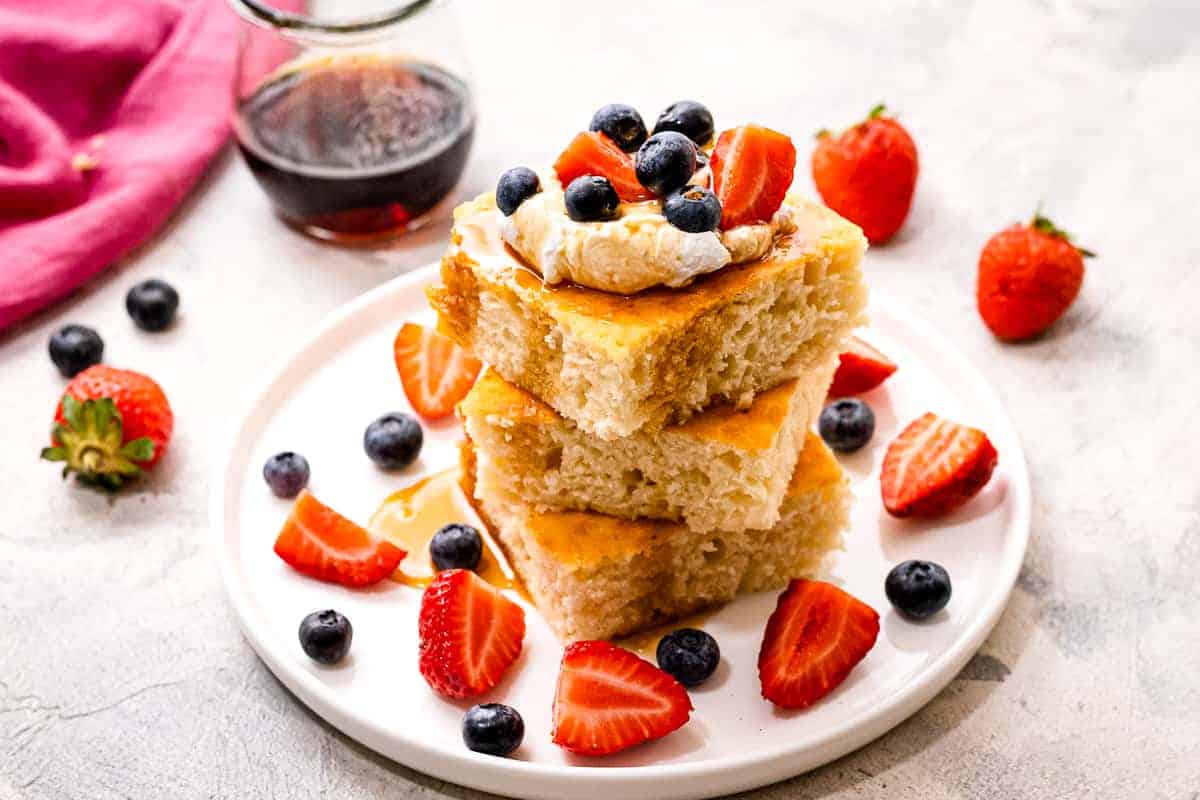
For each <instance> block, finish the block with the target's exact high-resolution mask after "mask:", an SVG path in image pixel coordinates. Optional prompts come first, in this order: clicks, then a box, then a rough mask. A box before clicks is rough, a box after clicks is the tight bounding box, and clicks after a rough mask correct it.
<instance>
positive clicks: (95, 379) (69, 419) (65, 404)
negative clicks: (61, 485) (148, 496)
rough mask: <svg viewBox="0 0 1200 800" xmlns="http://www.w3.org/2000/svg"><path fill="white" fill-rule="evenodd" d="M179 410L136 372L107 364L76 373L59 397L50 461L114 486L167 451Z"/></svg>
mask: <svg viewBox="0 0 1200 800" xmlns="http://www.w3.org/2000/svg"><path fill="white" fill-rule="evenodd" d="M174 427H175V416H174V414H173V413H172V412H171V405H170V403H168V402H167V396H166V395H165V394H163V390H162V389H161V388H160V387H159V385H158V384H157V383H155V382H154V381H153V380H151V379H150V378H148V377H146V376H145V375H142V374H140V373H137V372H131V371H129V370H123V369H115V368H113V367H109V366H106V365H104V364H97V365H95V366H92V367H88V368H87V369H85V370H84V371H83V372H80V373H79V374H78V375H76V376H75V377H74V378H73V379H72V380H71V382H70V383H69V384H67V388H66V390H65V391H64V393H63V396H62V398H61V400H59V404H58V409H57V410H56V411H55V414H54V426H53V428H52V429H51V432H50V444H51V446H50V447H47V448H45V449H43V450H42V458H44V459H46V460H47V461H62V462H63V477H64V478H65V477H66V476H67V475H69V474H71V473H74V474H75V475H76V477H77V478H78V479H79V481H80V482H82V483H84V484H86V485H88V486H93V487H96V488H100V489H106V490H109V491H115V490H117V489H119V488H121V486H122V485H123V484H124V483H125V482H127V481H129V480H131V479H132V478H134V477H136V476H137V475H138V474H140V473H141V471H142V469H144V468H150V467H152V466H154V465H155V464H157V463H158V462H159V461H160V460H161V459H162V457H163V456H164V455H165V454H166V452H167V443H168V442H170V441H171V432H172V431H173V430H174Z"/></svg>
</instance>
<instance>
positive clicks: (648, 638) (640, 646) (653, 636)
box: [613, 608, 717, 664]
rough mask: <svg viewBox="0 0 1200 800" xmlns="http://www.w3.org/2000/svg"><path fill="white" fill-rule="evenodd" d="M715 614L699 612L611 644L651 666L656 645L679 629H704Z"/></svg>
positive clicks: (656, 657)
mask: <svg viewBox="0 0 1200 800" xmlns="http://www.w3.org/2000/svg"><path fill="white" fill-rule="evenodd" d="M715 613H717V609H715V608H710V609H708V610H706V611H701V612H699V613H696V614H692V615H690V616H687V617H684V618H683V619H678V620H675V621H674V622H668V623H666V624H665V625H657V626H655V627H653V628H648V629H646V630H644V631H639V632H638V633H633V634H630V635H629V636H625V637H622V638H620V639H615V640H613V644H615V645H617V646H618V647H624V648H625V649H626V650H632V651H633V652H635V653H637V654H638V655H639V656H641V657H642V658H644V659H646V660H647V661H649V662H650V663H651V664H657V663H658V643H659V642H660V641H661V640H662V638H663V637H664V636H666V635H667V634H668V633H670V632H671V631H677V630H679V629H680V628H699V629H701V630H703V629H704V623H705V622H707V621H708V619H709V617H711V616H712V615H713V614H715Z"/></svg>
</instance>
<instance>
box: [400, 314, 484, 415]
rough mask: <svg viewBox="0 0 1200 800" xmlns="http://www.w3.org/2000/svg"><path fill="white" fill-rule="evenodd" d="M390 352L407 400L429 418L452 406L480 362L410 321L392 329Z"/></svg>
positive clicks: (471, 381)
mask: <svg viewBox="0 0 1200 800" xmlns="http://www.w3.org/2000/svg"><path fill="white" fill-rule="evenodd" d="M392 356H393V358H395V360H396V372H398V373H399V374H400V384H401V385H402V386H403V387H404V394H405V395H406V396H407V397H408V402H409V403H411V404H412V407H413V408H414V409H416V411H417V413H418V414H420V415H421V416H422V417H424V418H425V419H431V420H432V419H441V418H442V417H444V416H446V415H447V414H449V413H450V412H451V411H453V410H454V406H455V405H456V404H457V403H458V401H459V400H462V399H463V398H464V397H466V396H467V392H469V391H471V387H472V386H474V385H475V378H476V377H478V376H479V370H480V368H481V367H482V366H483V365H482V364H480V363H479V362H478V361H476V360H475V359H474V358H471V356H469V355H467V351H466V350H464V349H463V348H461V347H459V346H458V345H456V344H455V343H454V342H452V341H450V340H449V339H447V338H446V337H445V336H442V335H441V334H440V333H437V332H436V331H433V330H430V329H429V328H425V327H423V326H421V325H415V324H413V323H411V322H406V323H404V325H403V326H401V328H400V330H399V331H397V332H396V339H395V341H394V342H392Z"/></svg>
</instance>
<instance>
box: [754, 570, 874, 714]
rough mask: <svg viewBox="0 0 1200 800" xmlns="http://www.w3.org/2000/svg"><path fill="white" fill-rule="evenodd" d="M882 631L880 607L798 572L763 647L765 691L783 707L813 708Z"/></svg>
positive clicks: (761, 664) (770, 624)
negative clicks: (808, 578) (871, 605)
mask: <svg viewBox="0 0 1200 800" xmlns="http://www.w3.org/2000/svg"><path fill="white" fill-rule="evenodd" d="M878 636H879V615H878V614H876V613H875V609H873V608H871V607H870V606H869V605H867V604H866V603H864V602H862V601H861V600H858V599H857V598H855V597H852V596H851V595H849V594H847V593H846V592H844V591H842V590H841V589H839V588H838V587H836V586H834V585H833V584H831V583H825V582H823V581H810V580H804V579H802V578H794V579H792V582H791V583H789V584H788V587H787V589H785V590H784V592H783V594H781V595H779V602H778V603H777V604H776V606H775V611H774V612H773V613H772V614H771V618H770V619H768V620H767V629H766V631H764V633H763V641H762V648H761V649H760V650H759V651H758V679H759V681H760V682H761V683H762V696H763V697H765V698H766V699H768V700H770V701H771V702H772V703H774V704H775V705H777V706H780V707H782V708H807V707H808V706H811V705H812V704H813V703H815V702H817V701H818V700H820V699H821V698H822V697H824V696H825V695H827V694H829V693H830V692H832V691H833V690H834V689H836V688H837V687H838V686H839V685H840V684H841V683H842V681H844V680H846V676H847V675H849V674H850V670H852V669H854V665H855V664H857V663H858V662H860V661H862V660H863V659H864V658H865V657H866V655H867V653H868V652H870V650H871V648H872V647H874V646H875V639H876V637H878Z"/></svg>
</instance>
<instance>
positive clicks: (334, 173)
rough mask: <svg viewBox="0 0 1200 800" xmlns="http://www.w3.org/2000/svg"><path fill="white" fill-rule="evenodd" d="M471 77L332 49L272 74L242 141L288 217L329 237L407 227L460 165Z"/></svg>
mask: <svg viewBox="0 0 1200 800" xmlns="http://www.w3.org/2000/svg"><path fill="white" fill-rule="evenodd" d="M474 133H475V118H474V113H473V111H472V108H471V101H470V96H469V93H468V90H467V86H466V84H465V83H464V82H463V81H462V79H461V78H459V77H457V76H456V75H454V74H452V73H450V72H447V71H446V70H444V69H442V68H441V67H438V66H435V65H432V64H428V63H423V62H417V61H410V60H405V59H400V58H388V57H384V56H374V55H355V56H341V57H332V58H325V59H321V60H317V61H312V62H308V63H305V64H301V65H296V66H295V67H294V68H292V69H289V70H286V71H284V72H282V73H279V74H276V75H275V76H273V77H272V78H270V79H268V81H266V82H265V83H264V84H263V85H262V86H260V87H259V88H258V89H256V90H255V92H254V93H253V94H252V95H250V96H249V97H248V98H247V99H246V100H244V101H243V102H242V103H241V105H240V106H239V108H238V120H237V134H238V135H237V139H238V147H239V148H240V149H241V151H242V155H243V156H244V157H245V159H246V163H247V164H249V166H250V170H251V171H252V172H253V173H254V177H255V178H257V179H258V182H259V184H260V185H261V186H262V187H263V189H264V190H265V191H266V193H267V194H268V195H269V196H270V198H271V201H272V202H273V203H274V205H275V208H276V210H277V211H278V213H279V214H280V216H282V217H283V218H284V219H285V220H287V221H288V222H290V223H292V224H293V225H297V226H300V227H302V228H305V229H307V230H309V231H310V232H314V233H317V234H318V235H325V236H330V237H333V238H347V239H355V238H373V237H377V236H381V235H386V234H388V233H391V232H395V231H397V230H403V229H404V228H407V227H409V226H410V225H411V224H412V222H413V221H414V220H416V219H417V218H419V217H420V216H421V215H422V214H424V213H425V212H427V211H429V209H431V208H433V206H435V205H436V204H437V202H438V201H439V200H441V199H442V198H443V197H445V196H446V195H447V194H448V193H449V192H450V190H451V189H452V188H454V184H455V183H457V182H458V179H459V176H460V175H462V171H463V167H464V166H465V165H466V161H467V154H468V152H469V151H470V149H471V140H472V138H473V136H474Z"/></svg>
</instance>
